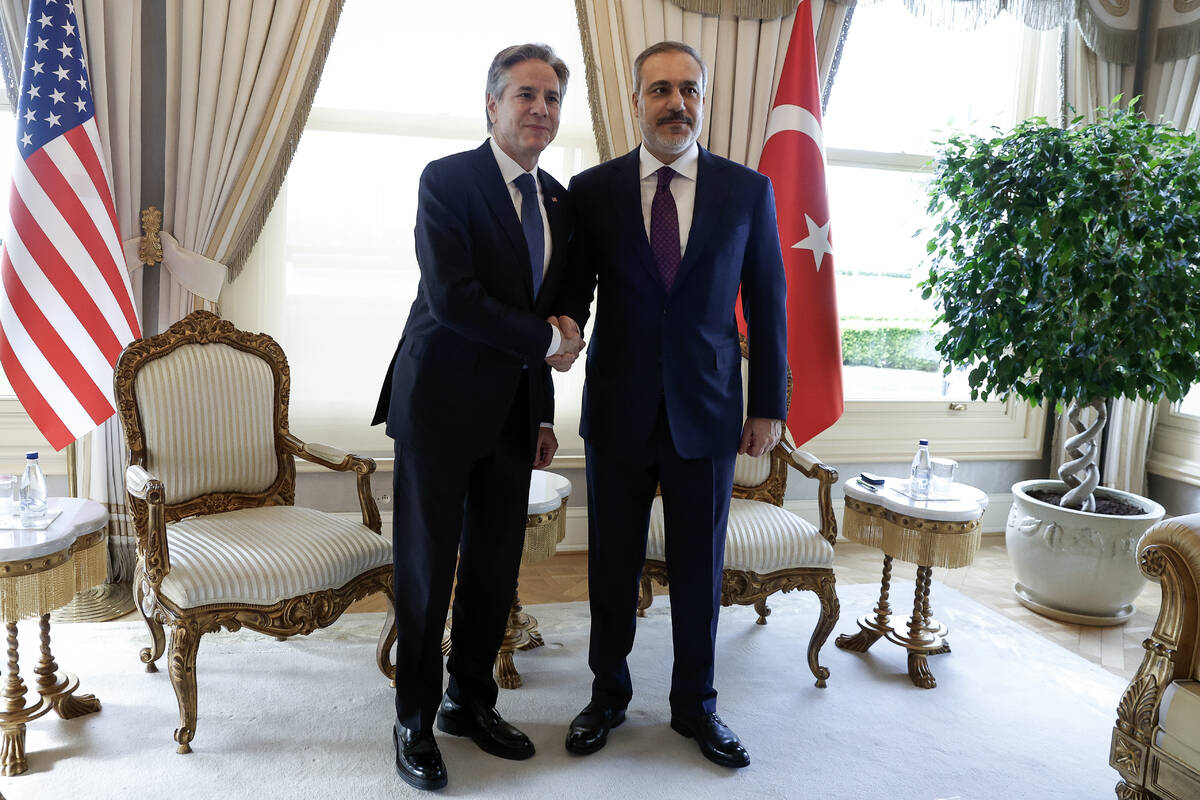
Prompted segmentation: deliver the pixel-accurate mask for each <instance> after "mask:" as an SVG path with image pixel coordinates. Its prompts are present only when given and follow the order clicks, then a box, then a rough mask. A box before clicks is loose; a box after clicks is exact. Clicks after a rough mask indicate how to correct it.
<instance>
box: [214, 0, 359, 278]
mask: <svg viewBox="0 0 1200 800" xmlns="http://www.w3.org/2000/svg"><path fill="white" fill-rule="evenodd" d="M344 4H345V0H332V3H331V5H330V10H329V12H328V16H326V17H325V23H324V26H323V27H322V29H321V38H320V40H319V42H318V43H317V50H316V52H315V53H314V54H313V60H312V63H311V64H309V66H308V77H307V78H306V79H305V81H304V93H303V94H302V95H301V96H300V102H298V103H297V104H296V111H295V113H294V114H292V122H291V124H290V125H289V126H288V129H287V134H286V137H285V139H284V145H283V149H282V151H281V152H280V153H279V160H278V161H276V163H275V167H274V169H272V170H271V175H270V177H269V178H268V180H267V186H266V190H265V191H264V192H263V195H262V197H261V198H260V199H259V202H258V203H257V205H256V206H255V207H254V210H253V211H251V212H250V213H249V214H247V216H248V217H249V219H250V222H249V223H247V224H246V225H245V227H244V228H242V231H241V233H240V234H237V235H236V237H235V238H234V242H235V244H234V246H233V247H232V248H231V249H230V254H229V255H228V256H226V257H224V258H221V257H220V256H213V260H214V261H220V262H221V263H223V264H226V265H227V266H228V267H229V281H230V282H233V281H234V280H235V279H236V278H237V276H238V275H240V274H241V273H242V267H243V266H244V265H245V263H246V258H247V257H249V255H250V251H251V250H252V249H254V245H255V244H256V243H257V242H258V235H259V234H260V233H262V229H263V226H264V225H266V224H267V216H268V215H269V214H270V213H271V209H272V208H273V207H274V206H275V201H276V200H277V199H278V198H279V190H280V188H281V187H282V186H283V179H284V177H286V176H287V171H288V167H290V166H291V165H292V158H293V157H294V156H295V155H296V147H297V146H298V145H299V144H300V135H301V134H302V133H304V126H305V125H306V124H308V114H309V112H310V111H312V103H313V98H314V97H315V96H316V94H317V84H318V83H320V78H321V73H322V72H323V71H324V70H325V60H326V58H328V56H329V46H330V45H331V44H332V43H333V34H334V32H335V31H336V30H337V24H338V20H339V19H341V16H342V7H343V5H344Z"/></svg>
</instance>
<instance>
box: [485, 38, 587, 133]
mask: <svg viewBox="0 0 1200 800" xmlns="http://www.w3.org/2000/svg"><path fill="white" fill-rule="evenodd" d="M522 61H545V62H546V64H548V65H549V66H550V68H551V69H552V70H554V74H555V75H557V76H558V92H559V94H560V95H565V94H566V93H567V78H569V77H571V71H570V70H569V69H567V65H566V63H564V62H563V60H562V59H561V58H559V57H558V54H557V53H555V52H554V48H552V47H550V45H548V44H514V45H513V46H512V47H506V48H504V49H503V50H501V51H500V52H499V53H496V57H495V58H493V59H492V65H491V66H490V67H488V74H487V93H488V94H489V95H491V96H492V97H494V98H496V100H499V99H500V97H501V96H502V95H503V94H504V90H505V89H506V88H507V87H508V72H509V70H511V69H512V68H513V67H515V66H516V65H517V64H520V63H521V62H522ZM484 116H485V117H487V129H488V130H489V131H490V130H491V129H492V118H491V117H489V116H487V112H486V111H485V112H484Z"/></svg>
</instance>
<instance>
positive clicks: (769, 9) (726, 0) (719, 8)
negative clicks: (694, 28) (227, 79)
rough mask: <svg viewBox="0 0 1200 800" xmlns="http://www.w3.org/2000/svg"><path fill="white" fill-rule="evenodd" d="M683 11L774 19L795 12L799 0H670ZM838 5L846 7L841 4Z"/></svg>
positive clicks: (744, 17)
mask: <svg viewBox="0 0 1200 800" xmlns="http://www.w3.org/2000/svg"><path fill="white" fill-rule="evenodd" d="M671 2H672V3H673V4H675V5H677V6H679V7H680V8H682V9H683V10H684V11H692V12H694V13H697V14H707V15H709V16H720V15H732V16H735V17H741V18H743V19H775V18H776V17H786V16H787V15H788V14H791V13H792V12H793V11H795V10H796V6H798V5H799V4H800V0H671ZM840 5H846V4H845V3H841V4H840Z"/></svg>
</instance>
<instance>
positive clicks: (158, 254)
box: [138, 206, 163, 264]
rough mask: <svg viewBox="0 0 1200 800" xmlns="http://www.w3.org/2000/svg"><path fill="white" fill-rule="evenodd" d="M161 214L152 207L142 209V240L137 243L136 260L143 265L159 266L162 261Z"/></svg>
mask: <svg viewBox="0 0 1200 800" xmlns="http://www.w3.org/2000/svg"><path fill="white" fill-rule="evenodd" d="M162 218H163V215H162V212H161V211H159V210H158V209H157V208H155V207H154V206H150V207H149V208H143V209H142V238H141V241H140V242H138V260H139V261H141V262H142V263H143V264H161V263H162V260H163V252H162V239H161V237H160V236H159V234H160V233H161V232H162Z"/></svg>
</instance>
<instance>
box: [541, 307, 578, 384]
mask: <svg viewBox="0 0 1200 800" xmlns="http://www.w3.org/2000/svg"><path fill="white" fill-rule="evenodd" d="M546 322H549V323H550V324H551V325H553V326H554V327H556V328H558V332H559V333H560V334H561V335H562V341H561V342H560V343H559V345H558V352H557V353H555V354H554V355H552V356H547V357H546V363H547V364H549V365H550V366H552V367H554V368H555V369H556V370H558V371H559V372H566V371H567V370H569V369H570V368H571V365H572V364H574V363H575V359H577V358H579V354H580V353H581V352H583V345H584V342H583V334H582V333H581V332H580V330H579V325H578V324H577V323H576V322H575V320H573V319H571V318H570V317H567V316H562V317H547V318H546Z"/></svg>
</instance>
